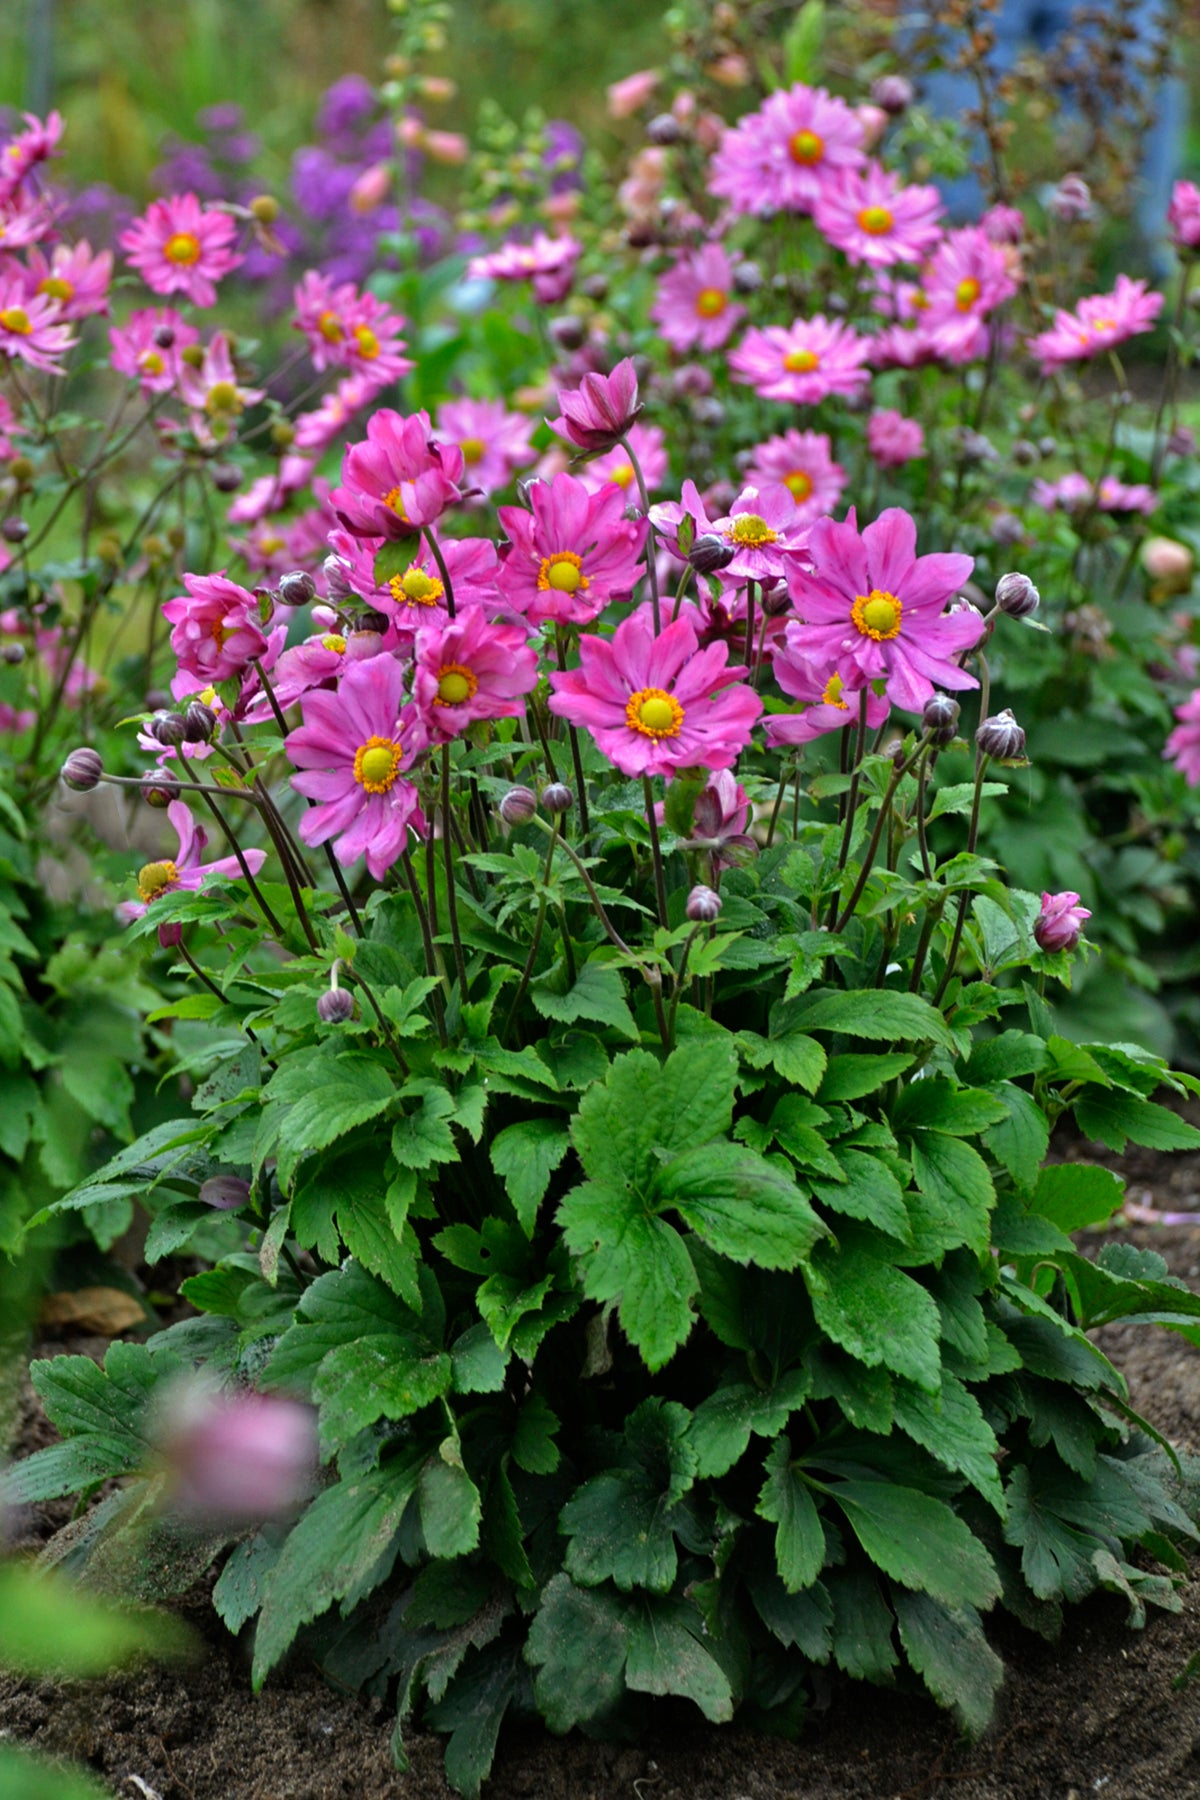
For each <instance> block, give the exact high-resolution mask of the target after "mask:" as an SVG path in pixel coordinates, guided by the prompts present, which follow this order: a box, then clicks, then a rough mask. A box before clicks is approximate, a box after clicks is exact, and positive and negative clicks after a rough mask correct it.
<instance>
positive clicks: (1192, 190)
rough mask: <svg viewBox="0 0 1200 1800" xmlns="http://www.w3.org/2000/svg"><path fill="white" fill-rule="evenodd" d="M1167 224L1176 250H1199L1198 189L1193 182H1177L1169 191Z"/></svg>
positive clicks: (1199, 201)
mask: <svg viewBox="0 0 1200 1800" xmlns="http://www.w3.org/2000/svg"><path fill="white" fill-rule="evenodd" d="M1167 224H1168V225H1169V226H1170V228H1171V242H1172V243H1173V244H1174V245H1175V247H1176V249H1177V250H1197V249H1200V188H1198V187H1197V186H1196V184H1195V182H1194V181H1177V182H1176V183H1175V186H1174V187H1173V188H1172V189H1171V204H1170V205H1169V206H1168V208H1167Z"/></svg>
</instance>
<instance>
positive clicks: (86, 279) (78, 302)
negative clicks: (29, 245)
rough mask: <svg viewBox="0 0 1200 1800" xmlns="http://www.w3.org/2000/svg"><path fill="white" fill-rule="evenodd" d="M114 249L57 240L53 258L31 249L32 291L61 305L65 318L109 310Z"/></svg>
mask: <svg viewBox="0 0 1200 1800" xmlns="http://www.w3.org/2000/svg"><path fill="white" fill-rule="evenodd" d="M112 260H113V259H112V251H111V250H101V251H99V252H98V253H96V252H93V250H92V247H91V245H90V244H88V243H86V242H82V241H81V242H80V243H78V244H56V245H55V246H54V249H53V250H52V251H51V253H50V259H49V261H47V259H46V257H45V256H44V255H43V254H42V252H41V251H40V250H37V249H31V250H30V252H29V267H28V280H29V285H30V291H31V293H34V294H43V295H45V297H46V299H47V300H53V301H55V302H56V303H57V305H58V306H59V308H60V316H61V317H62V318H64V319H83V318H86V317H87V316H88V315H89V314H90V313H106V312H107V311H108V285H109V282H110V281H111V280H112Z"/></svg>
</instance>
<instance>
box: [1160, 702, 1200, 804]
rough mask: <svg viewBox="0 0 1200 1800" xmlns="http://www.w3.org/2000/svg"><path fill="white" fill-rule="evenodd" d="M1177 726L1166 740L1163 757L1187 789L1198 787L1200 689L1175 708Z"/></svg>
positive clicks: (1199, 767)
mask: <svg viewBox="0 0 1200 1800" xmlns="http://www.w3.org/2000/svg"><path fill="white" fill-rule="evenodd" d="M1175 717H1176V718H1177V719H1178V720H1179V723H1178V725H1177V726H1176V727H1175V729H1174V731H1173V732H1172V733H1171V735H1170V737H1169V738H1168V739H1167V742H1166V745H1165V747H1164V749H1163V756H1164V757H1165V758H1166V760H1167V761H1168V762H1173V763H1174V764H1175V767H1176V768H1177V769H1178V770H1179V772H1180V773H1181V774H1182V775H1183V777H1184V779H1185V780H1186V781H1187V784H1188V786H1189V787H1197V786H1200V688H1197V689H1196V691H1195V693H1192V694H1189V695H1188V697H1187V699H1186V700H1185V701H1184V702H1183V703H1182V705H1180V706H1177V707H1176V708H1175Z"/></svg>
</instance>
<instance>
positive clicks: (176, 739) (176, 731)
mask: <svg viewBox="0 0 1200 1800" xmlns="http://www.w3.org/2000/svg"><path fill="white" fill-rule="evenodd" d="M150 736H151V737H152V738H154V739H155V740H156V741H157V742H158V743H160V744H166V745H168V746H169V747H170V748H171V749H172V750H173V749H175V748H176V747H177V746H178V745H180V744H182V743H183V742H184V741H185V740H186V738H187V721H186V720H185V719H184V716H183V714H182V713H177V712H162V713H157V714H156V715H155V717H154V718H153V719H151V721H150Z"/></svg>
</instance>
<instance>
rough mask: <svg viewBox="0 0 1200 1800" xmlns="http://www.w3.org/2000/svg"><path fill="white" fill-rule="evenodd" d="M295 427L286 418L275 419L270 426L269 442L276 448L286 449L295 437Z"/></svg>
mask: <svg viewBox="0 0 1200 1800" xmlns="http://www.w3.org/2000/svg"><path fill="white" fill-rule="evenodd" d="M295 436H296V431H295V427H294V426H293V425H291V424H289V423H288V421H287V420H286V419H276V421H275V423H274V424H273V425H272V427H271V442H272V444H274V446H275V448H276V450H286V449H288V448H289V447H290V445H291V444H292V442H293V440H294V439H295Z"/></svg>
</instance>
